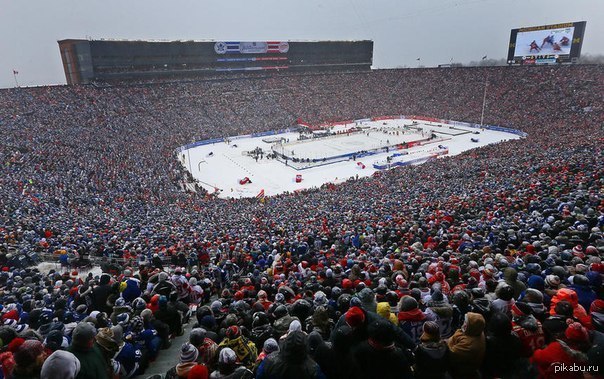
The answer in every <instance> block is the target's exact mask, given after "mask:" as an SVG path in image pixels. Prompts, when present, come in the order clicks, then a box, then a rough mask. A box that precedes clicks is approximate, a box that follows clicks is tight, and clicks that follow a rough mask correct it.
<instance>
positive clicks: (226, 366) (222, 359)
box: [210, 347, 266, 379]
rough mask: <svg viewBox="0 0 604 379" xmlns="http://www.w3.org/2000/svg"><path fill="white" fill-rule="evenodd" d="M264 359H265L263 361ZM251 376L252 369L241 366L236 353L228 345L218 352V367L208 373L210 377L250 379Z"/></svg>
mask: <svg viewBox="0 0 604 379" xmlns="http://www.w3.org/2000/svg"><path fill="white" fill-rule="evenodd" d="M265 361H266V359H265V360H264V361H263V363H264V362H265ZM261 366H262V365H261ZM252 377H253V373H252V371H250V370H248V369H247V368H246V367H245V366H242V365H241V364H240V363H239V361H238V360H237V354H236V353H235V352H234V351H233V349H230V348H228V347H225V348H224V349H222V350H220V353H219V354H218V369H217V370H214V371H213V372H212V373H211V374H210V379H250V378H252ZM257 378H259V376H257Z"/></svg>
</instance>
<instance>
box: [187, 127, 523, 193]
mask: <svg viewBox="0 0 604 379" xmlns="http://www.w3.org/2000/svg"><path fill="white" fill-rule="evenodd" d="M384 122H385V121H375V122H365V123H364V124H363V126H368V127H370V128H372V129H370V130H369V131H370V136H369V137H366V138H363V137H362V135H355V136H354V137H353V138H351V139H347V138H343V139H338V138H336V139H333V140H334V141H332V142H333V143H329V141H330V140H329V139H315V140H313V141H312V142H305V143H303V144H296V145H294V146H295V147H293V149H294V151H295V154H296V156H302V152H305V153H307V154H316V155H317V156H321V157H322V156H331V155H339V154H344V153H347V152H354V151H359V150H369V149H371V148H373V147H376V146H374V145H376V144H377V145H379V143H376V140H377V141H379V140H380V138H379V137H378V136H382V135H383V136H384V138H381V140H382V142H383V143H385V140H386V139H390V144H395V143H400V142H403V141H404V140H406V141H409V140H418V139H422V135H421V134H410V132H407V134H405V135H402V134H400V135H399V136H398V137H396V136H395V135H390V136H387V135H385V134H383V133H382V132H380V131H379V128H384V127H385V126H384V125H383V123H384ZM411 122H412V121H411V120H388V121H387V127H388V128H397V127H400V128H403V125H404V124H407V125H409V124H411ZM437 125H438V124H433V125H431V124H429V123H426V122H420V124H419V126H421V127H422V128H423V129H424V134H425V135H429V131H430V130H433V131H434V132H435V133H436V134H437V136H438V137H439V139H438V140H437V141H436V142H434V143H432V144H428V145H425V146H417V147H412V148H410V149H407V150H406V151H407V152H408V153H409V154H408V155H407V156H406V157H403V158H402V160H407V159H408V160H411V159H415V158H418V157H422V156H426V155H429V154H431V153H433V152H434V149H435V148H436V147H437V145H444V146H446V147H448V149H449V155H457V154H460V153H461V152H463V151H465V150H469V149H472V148H476V147H479V146H485V145H488V144H492V143H497V142H501V141H505V140H511V139H518V138H520V137H519V136H517V135H515V134H511V133H505V132H498V131H492V130H479V129H474V128H469V127H461V126H455V128H458V129H464V130H468V131H472V132H474V131H476V130H479V131H480V134H463V135H451V134H458V133H460V132H459V131H455V130H451V129H449V126H448V125H444V126H442V127H439V126H437ZM352 126H354V124H350V125H347V126H343V127H338V128H340V129H344V128H349V127H352ZM336 129H337V128H336ZM393 130H395V129H393ZM440 132H444V133H447V134H441V133H440ZM278 136H280V137H283V138H286V139H287V138H289V140H290V144H291V143H292V142H293V141H296V140H297V138H298V136H299V134H298V133H284V134H280V135H278ZM264 138H266V137H264ZM269 138H270V137H269ZM441 138H442V139H441ZM470 138H478V139H479V142H477V143H475V142H471V141H470ZM262 139H263V137H257V138H251V137H246V138H240V139H234V140H233V141H231V142H230V144H227V143H224V142H220V143H215V144H210V145H203V146H198V147H194V148H191V149H188V150H185V151H183V152H181V153H180V154H179V158H180V161H181V163H182V164H183V166H184V167H185V168H186V169H187V170H189V171H190V172H191V173H192V174H193V177H194V178H195V179H196V180H198V182H199V184H200V185H201V186H202V187H204V188H205V189H206V190H208V191H209V192H210V193H212V192H214V191H215V189H216V188H218V189H219V192H218V196H219V197H221V198H229V197H232V198H242V197H254V196H256V195H257V194H258V193H259V192H260V191H261V190H262V189H264V191H265V195H266V196H271V195H277V194H281V193H284V192H293V191H296V190H301V189H307V188H312V187H319V186H321V185H322V184H325V183H328V182H331V183H341V182H344V181H346V180H347V179H349V178H350V177H354V176H356V175H358V176H359V177H363V176H369V175H371V174H373V173H374V172H376V171H379V170H377V169H374V168H373V163H375V162H383V161H384V160H385V159H386V157H387V156H389V155H392V154H393V153H394V152H396V151H393V150H390V152H389V153H386V152H385V151H384V152H383V153H380V154H375V155H372V156H368V157H363V158H360V159H357V161H356V162H355V161H352V160H350V161H343V162H338V163H333V164H329V165H325V166H320V167H313V168H309V169H305V170H296V169H294V168H292V167H290V166H286V165H285V164H284V163H283V162H280V161H277V160H275V159H270V160H267V159H266V158H264V159H261V160H258V162H256V161H255V160H254V159H253V158H252V157H250V156H246V155H243V154H242V153H243V152H244V151H250V150H253V149H255V148H256V147H260V148H262V149H263V150H264V151H266V152H268V151H270V148H271V144H268V143H265V142H263V141H262ZM399 140H400V141H399ZM234 145H236V147H234ZM301 146H304V147H303V148H301ZM289 148H290V149H291V148H292V147H291V146H289ZM210 152H212V153H213V154H212V155H210ZM399 152H400V151H399ZM183 157H184V159H183ZM309 158H312V157H310V156H309ZM398 160H401V159H398ZM357 162H362V163H363V164H364V165H365V167H366V168H365V169H361V168H360V166H358V165H357ZM297 174H301V175H302V179H303V180H302V182H301V183H296V182H295V177H296V175H297ZM244 177H249V178H250V180H251V181H252V183H248V184H245V185H240V184H239V180H240V179H242V178H244Z"/></svg>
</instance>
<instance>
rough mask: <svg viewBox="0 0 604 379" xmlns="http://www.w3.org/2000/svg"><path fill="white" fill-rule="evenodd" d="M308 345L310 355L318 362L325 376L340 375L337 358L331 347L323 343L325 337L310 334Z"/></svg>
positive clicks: (315, 333) (314, 333) (316, 333)
mask: <svg viewBox="0 0 604 379" xmlns="http://www.w3.org/2000/svg"><path fill="white" fill-rule="evenodd" d="M307 343H308V354H309V355H310V357H311V358H312V359H313V360H314V361H315V362H317V364H318V365H319V367H320V368H321V371H322V372H323V373H324V374H325V376H326V377H327V378H332V377H335V376H336V375H337V374H338V365H337V357H336V355H335V352H334V351H333V349H332V348H331V346H329V345H327V344H326V343H325V341H323V337H321V334H319V333H318V332H312V333H310V334H309V335H308V341H307Z"/></svg>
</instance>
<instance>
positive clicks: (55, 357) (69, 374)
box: [40, 350, 80, 379]
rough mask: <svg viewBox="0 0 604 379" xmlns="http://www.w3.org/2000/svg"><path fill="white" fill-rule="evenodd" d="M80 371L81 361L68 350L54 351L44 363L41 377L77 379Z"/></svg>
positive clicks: (45, 378) (41, 378)
mask: <svg viewBox="0 0 604 379" xmlns="http://www.w3.org/2000/svg"><path fill="white" fill-rule="evenodd" d="M79 372H80V361H79V360H78V358H76V357H75V355H73V354H72V353H70V352H68V351H63V350H58V351H55V352H54V353H52V354H51V355H50V356H48V358H46V360H45V361H44V364H43V365H42V371H41V372H40V379H75V378H76V376H77V375H78V373H79Z"/></svg>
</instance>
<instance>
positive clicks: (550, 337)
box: [542, 301, 577, 344]
mask: <svg viewBox="0 0 604 379" xmlns="http://www.w3.org/2000/svg"><path fill="white" fill-rule="evenodd" d="M573 322H577V320H576V319H575V318H574V317H573V307H572V305H570V303H569V302H568V301H560V302H558V304H556V308H555V313H554V314H553V315H551V316H549V317H548V318H546V319H545V320H544V321H543V324H542V325H543V333H544V335H545V343H546V344H549V343H551V342H553V341H555V340H557V339H560V338H562V337H563V336H564V332H566V328H567V327H568V325H569V324H571V323H573Z"/></svg>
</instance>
